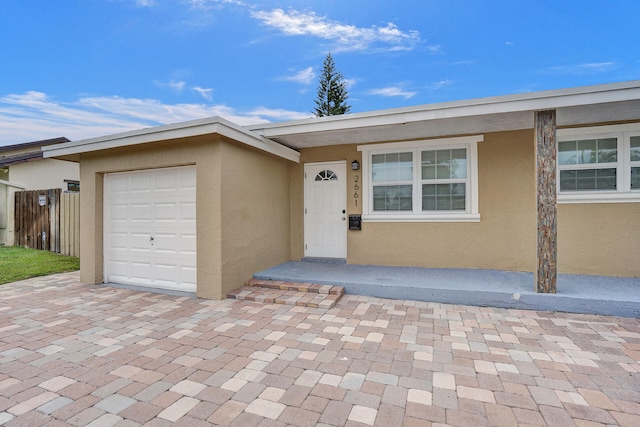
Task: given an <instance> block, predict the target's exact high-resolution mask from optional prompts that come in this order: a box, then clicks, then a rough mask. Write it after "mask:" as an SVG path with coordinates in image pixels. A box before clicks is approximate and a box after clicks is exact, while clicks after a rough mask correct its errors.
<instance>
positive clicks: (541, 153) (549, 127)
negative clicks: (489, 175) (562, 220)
mask: <svg viewBox="0 0 640 427" xmlns="http://www.w3.org/2000/svg"><path fill="white" fill-rule="evenodd" d="M535 131H536V199H537V206H538V244H537V259H538V268H537V275H536V286H535V289H536V292H539V293H552V294H555V293H556V279H557V275H558V263H557V255H558V239H557V236H558V228H557V223H558V221H557V205H556V201H557V200H556V110H545V111H536V113H535Z"/></svg>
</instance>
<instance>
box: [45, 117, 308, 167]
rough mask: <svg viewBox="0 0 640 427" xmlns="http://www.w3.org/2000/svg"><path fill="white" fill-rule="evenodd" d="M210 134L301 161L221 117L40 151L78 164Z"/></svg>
mask: <svg viewBox="0 0 640 427" xmlns="http://www.w3.org/2000/svg"><path fill="white" fill-rule="evenodd" d="M212 134H217V135H220V136H223V137H226V138H229V139H232V140H234V141H237V142H240V143H242V144H245V145H248V146H250V147H253V148H256V149H258V150H261V151H264V152H267V153H269V154H272V155H275V156H278V157H281V158H283V159H287V160H290V161H293V162H299V161H300V153H299V152H297V151H295V150H293V149H291V148H288V147H285V146H283V145H282V144H278V143H277V142H275V141H272V140H269V139H267V138H265V137H263V136H261V135H259V134H256V133H254V132H252V131H250V130H247V129H245V128H242V127H240V126H238V125H235V124H233V123H231V122H229V121H228V120H225V119H223V118H221V117H211V118H206V119H199V120H192V121H188V122H182V123H176V124H171V125H165V126H157V127H153V128H146V129H141V130H135V131H131V132H124V133H119V134H115V135H107V136H101V137H97V138H89V139H83V140H79V141H72V142H67V143H63V144H57V145H55V146H48V147H42V151H43V153H44V157H56V158H64V159H66V160H75V161H77V160H78V159H79V154H82V153H89V152H94V151H100V150H108V149H113V148H121V147H129V146H135V145H140V144H148V143H154V142H160V141H168V140H172V139H180V138H189V137H196V136H202V135H212Z"/></svg>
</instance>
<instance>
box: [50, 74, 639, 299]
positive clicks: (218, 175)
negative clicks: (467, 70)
mask: <svg viewBox="0 0 640 427" xmlns="http://www.w3.org/2000/svg"><path fill="white" fill-rule="evenodd" d="M43 150H44V155H45V157H47V158H60V159H65V160H73V161H77V162H79V164H80V179H81V181H82V183H83V197H82V200H81V230H82V232H81V235H82V236H81V259H82V263H81V280H82V281H84V282H86V283H95V284H98V283H106V282H114V283H123V284H130V285H141V286H151V287H159V288H168V289H180V290H187V291H196V292H197V295H198V296H200V297H205V298H215V299H219V298H223V297H224V296H225V295H226V294H227V293H228V292H229V291H231V290H232V289H234V288H237V287H240V286H242V285H243V283H244V282H245V281H246V279H248V278H249V277H250V276H251V274H252V273H254V272H257V271H260V270H262V269H266V268H268V267H271V266H273V265H276V264H279V263H282V262H285V261H289V260H299V259H302V258H305V257H306V258H334V259H335V258H337V259H343V260H345V261H346V262H347V263H354V264H375V265H394V266H419V267H433V268H441V267H442V268H462V269H466V268H468V269H497V270H511V271H528V272H536V271H537V272H538V278H539V279H538V280H539V281H540V277H541V276H544V274H546V273H549V272H550V273H553V274H555V272H561V273H577V274H588V275H610V276H624V277H640V227H638V221H639V219H640V81H631V82H623V83H613V84H604V85H597V86H589V87H579V88H572V89H563V90H552V91H544V92H537V93H536V92H532V93H525V94H519V95H507V96H498V97H491V98H482V99H472V100H466V101H455V102H446V103H439V104H430V105H420V106H416V107H408V108H399V109H389V110H382V111H373V112H366V113H357V114H348V115H343V116H330V117H322V118H310V119H306V120H298V121H289V122H283V123H268V124H259V125H254V126H238V125H235V124H233V123H230V122H229V121H227V120H224V119H221V118H218V117H214V118H210V119H203V120H195V121H190V122H185V123H178V124H173V125H168V126H159V127H154V128H149V129H142V130H138V131H133V132H127V133H122V134H117V135H110V136H104V137H99V138H92V139H87V140H82V141H73V142H68V143H64V144H57V145H54V146H49V147H43ZM541 271H542V273H543V274H541Z"/></svg>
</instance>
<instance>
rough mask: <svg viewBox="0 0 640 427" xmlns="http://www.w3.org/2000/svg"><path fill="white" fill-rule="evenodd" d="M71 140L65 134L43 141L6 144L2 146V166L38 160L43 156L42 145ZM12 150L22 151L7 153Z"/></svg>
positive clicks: (0, 156)
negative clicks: (30, 149) (31, 149)
mask: <svg viewBox="0 0 640 427" xmlns="http://www.w3.org/2000/svg"><path fill="white" fill-rule="evenodd" d="M65 142H69V140H68V139H67V138H65V137H64V136H61V137H58V138H52V139H44V140H41V141H32V142H24V143H21V144H13V145H5V146H2V147H0V167H7V166H13V165H17V164H20V163H24V162H29V161H32V160H38V159H41V158H42V151H41V150H40V149H41V148H42V147H47V146H50V145H55V144H62V143H65ZM29 148H33V151H27V152H25V151H24V150H25V149H29ZM11 151H20V153H19V154H13V155H12V154H5V153H8V152H11Z"/></svg>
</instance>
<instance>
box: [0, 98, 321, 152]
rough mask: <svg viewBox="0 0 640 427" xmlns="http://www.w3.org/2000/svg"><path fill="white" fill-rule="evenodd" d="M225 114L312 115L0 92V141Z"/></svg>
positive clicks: (74, 135)
mask: <svg viewBox="0 0 640 427" xmlns="http://www.w3.org/2000/svg"><path fill="white" fill-rule="evenodd" d="M213 116H220V117H223V118H225V119H227V120H230V121H231V122H233V123H236V124H238V125H250V124H257V123H265V122H268V121H270V120H293V119H300V118H307V117H309V116H310V114H309V113H300V112H296V111H287V110H277V109H268V108H266V107H261V108H257V109H255V110H252V111H246V112H244V111H237V110H236V109H234V108H232V107H228V106H226V105H207V104H164V103H162V102H160V101H157V100H154V99H139V98H122V97H119V96H94V97H84V98H80V99H78V100H75V101H72V102H59V101H56V100H54V99H52V98H50V97H48V96H47V95H46V94H45V93H42V92H36V91H30V92H25V93H23V94H10V95H5V96H2V97H0V145H10V144H18V143H21V142H28V141H36V140H40V139H47V138H54V137H58V136H66V137H67V138H69V139H71V140H79V139H85V138H91V137H97V136H102V135H110V134H114V133H119V132H126V131H130V130H136V129H142V128H148V127H152V126H159V125H163V124H170V123H179V122H183V121H188V120H194V119H201V118H206V117H213Z"/></svg>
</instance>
